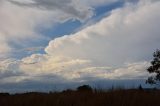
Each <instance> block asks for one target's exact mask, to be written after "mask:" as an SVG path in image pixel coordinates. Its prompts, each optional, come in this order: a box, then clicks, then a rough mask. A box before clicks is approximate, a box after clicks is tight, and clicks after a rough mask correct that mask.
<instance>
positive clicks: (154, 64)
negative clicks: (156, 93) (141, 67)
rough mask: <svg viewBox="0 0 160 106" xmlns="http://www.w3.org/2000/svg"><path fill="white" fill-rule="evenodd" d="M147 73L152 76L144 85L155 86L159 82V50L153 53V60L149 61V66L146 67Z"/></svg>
mask: <svg viewBox="0 0 160 106" xmlns="http://www.w3.org/2000/svg"><path fill="white" fill-rule="evenodd" d="M147 71H148V72H149V73H151V74H153V75H152V76H151V77H149V78H148V80H147V81H146V83H149V84H157V82H160V50H159V49H157V50H156V51H155V52H154V53H153V60H152V61H151V66H149V67H148V69H147Z"/></svg>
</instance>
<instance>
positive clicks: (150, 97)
mask: <svg viewBox="0 0 160 106" xmlns="http://www.w3.org/2000/svg"><path fill="white" fill-rule="evenodd" d="M159 98H160V90H138V89H130V90H110V91H102V90H86V91H85V90H76V91H73V90H66V91H63V92H50V93H38V92H30V93H24V94H13V95H10V94H8V93H1V94H0V106H160V99H159Z"/></svg>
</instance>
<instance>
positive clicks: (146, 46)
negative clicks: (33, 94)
mask: <svg viewBox="0 0 160 106" xmlns="http://www.w3.org/2000/svg"><path fill="white" fill-rule="evenodd" d="M0 4H1V6H0V16H1V19H0V43H1V45H0V91H5V90H6V91H12V92H21V91H26V90H27V91H31V90H46V91H47V90H50V89H54V87H53V86H54V85H55V86H58V87H57V88H56V89H62V88H67V87H73V88H74V87H75V86H77V85H80V84H92V85H93V86H95V85H96V84H100V86H102V85H103V84H107V83H110V84H108V85H106V86H105V87H108V88H109V86H111V85H112V84H113V85H114V84H115V82H117V80H119V81H120V82H117V83H116V84H115V85H117V86H118V85H125V86H127V87H128V86H130V87H132V86H138V85H139V84H142V85H143V86H147V85H145V80H146V79H147V77H148V76H149V74H148V72H147V71H146V68H147V67H148V66H149V65H150V63H149V62H150V60H151V59H152V53H153V52H154V51H155V50H156V49H158V48H159V45H160V43H159V40H160V36H159V34H160V31H159V27H160V21H159V18H160V14H159V13H157V11H158V10H159V9H160V2H159V1H158V0H157V1H154V0H141V1H140V0H99V1H96V0H30V1H25V2H24V1H18V0H7V1H6V0H1V1H0ZM15 13H16V15H15ZM129 83H134V84H133V85H130V84H129ZM15 84H16V85H17V86H16V87H15V88H13V86H14V85H15ZM39 85H45V86H46V88H41V86H39ZM51 85H53V86H51ZM62 85H63V86H62ZM67 85H69V86H67ZM8 86H11V88H8ZM47 86H48V87H47ZM25 88H26V89H25Z"/></svg>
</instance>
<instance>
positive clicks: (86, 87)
mask: <svg viewBox="0 0 160 106" xmlns="http://www.w3.org/2000/svg"><path fill="white" fill-rule="evenodd" d="M77 91H92V88H91V87H90V86H89V85H82V86H79V87H78V88H77Z"/></svg>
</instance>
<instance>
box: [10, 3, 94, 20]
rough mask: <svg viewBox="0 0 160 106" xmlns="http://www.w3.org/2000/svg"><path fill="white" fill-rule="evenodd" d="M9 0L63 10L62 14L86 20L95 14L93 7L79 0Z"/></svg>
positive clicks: (21, 4) (31, 5)
mask: <svg viewBox="0 0 160 106" xmlns="http://www.w3.org/2000/svg"><path fill="white" fill-rule="evenodd" d="M8 1H9V2H11V3H13V4H16V5H19V6H26V7H32V8H40V9H43V10H50V11H59V12H62V14H61V15H63V14H70V15H71V16H72V17H74V18H76V19H79V20H81V21H83V20H86V19H88V18H90V17H91V16H92V15H93V11H92V9H91V8H90V7H87V6H85V4H83V3H81V2H80V1H78V0H32V1H33V2H32V3H23V2H19V1H15V0H8Z"/></svg>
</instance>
